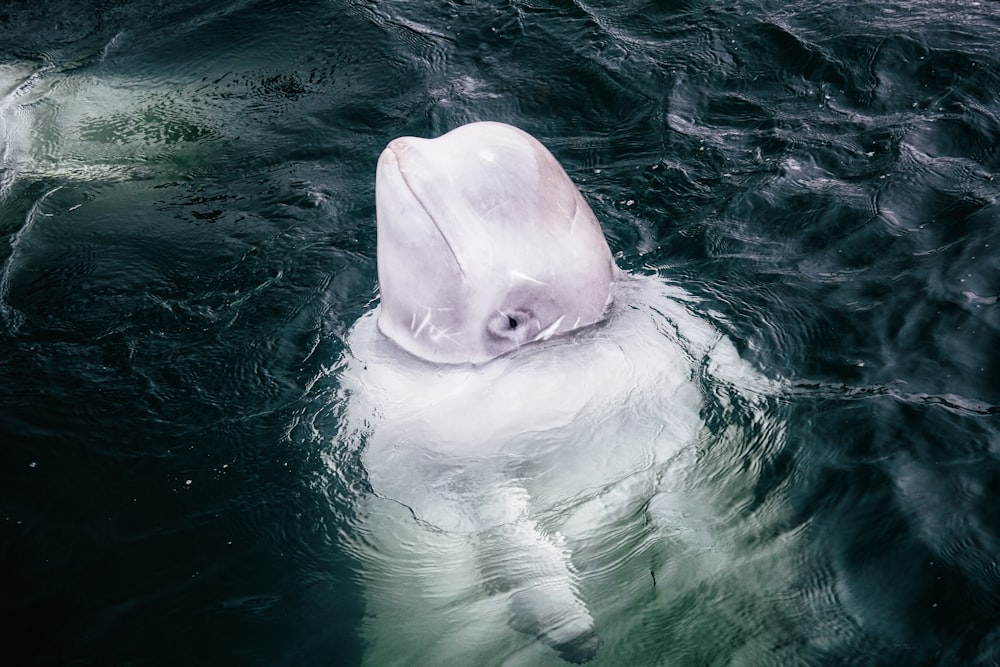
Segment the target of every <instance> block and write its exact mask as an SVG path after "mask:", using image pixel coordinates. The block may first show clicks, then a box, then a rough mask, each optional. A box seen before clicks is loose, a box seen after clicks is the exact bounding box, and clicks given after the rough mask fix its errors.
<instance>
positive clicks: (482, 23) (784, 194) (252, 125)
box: [0, 0, 1000, 665]
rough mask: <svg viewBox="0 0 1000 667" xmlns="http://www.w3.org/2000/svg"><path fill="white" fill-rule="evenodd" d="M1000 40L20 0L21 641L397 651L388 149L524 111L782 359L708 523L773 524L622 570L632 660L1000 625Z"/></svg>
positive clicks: (242, 5)
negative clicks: (377, 560)
mask: <svg viewBox="0 0 1000 667" xmlns="http://www.w3.org/2000/svg"><path fill="white" fill-rule="evenodd" d="M997 44H1000V5H998V4H997V3H996V2H994V1H992V0H982V1H981V2H946V1H944V0H927V1H919V2H918V1H916V0H910V1H908V2H902V1H896V2H888V3H862V2H844V1H840V2H835V3H813V2H792V3H788V2H769V1H765V2H753V3H750V2H731V3H707V2H563V1H561V0H557V1H554V2H547V3H541V2H479V1H474V2H435V3H430V2H428V3H416V2H410V1H403V0H392V1H389V2H340V1H334V0H324V1H315V0H312V1H302V2H252V1H250V0H244V1H232V0H230V1H229V2H225V3H218V2H207V1H197V0H187V1H182V2H173V3H159V2H144V1H131V2H126V1H121V2H115V1H113V0H112V1H97V0H90V1H86V0H85V1H83V2H68V1H65V2H63V1H60V0H46V1H45V2H27V1H19V0H15V1H14V2H9V3H6V4H5V5H4V6H3V7H0V235H2V240H0V440H2V443H3V446H2V448H0V452H2V455H0V526H2V532H0V559H2V560H0V565H2V567H3V573H4V576H3V578H2V579H0V581H2V583H0V610H2V620H3V627H4V628H5V636H6V637H8V639H7V641H6V642H5V656H10V658H8V660H10V664H24V665H108V664H120V665H126V664H128V665H176V664H214V665H220V664H222V665H258V664H259V665H302V664H328V665H354V664H360V663H361V662H362V661H363V659H364V656H365V653H366V645H365V641H364V639H363V637H364V632H363V624H364V618H365V610H366V600H365V592H364V586H363V585H362V583H363V581H364V576H365V574H364V567H363V562H360V561H359V559H358V558H357V557H356V551H355V550H356V543H355V540H356V539H357V532H356V527H357V525H358V524H357V521H356V516H355V514H356V511H357V507H358V504H357V503H358V499H359V498H362V497H365V495H366V494H367V493H368V491H369V490H370V488H369V484H368V480H367V475H366V471H365V468H364V466H363V464H362V459H361V455H360V453H359V452H361V451H363V448H364V443H363V442H357V441H354V440H352V439H351V437H349V434H348V433H347V432H346V431H344V429H342V428H341V427H342V425H343V417H344V414H345V410H346V409H347V407H348V405H347V402H348V399H345V397H344V396H343V394H342V393H341V391H340V376H339V373H340V372H341V371H342V366H341V360H342V358H343V356H342V355H343V353H344V349H345V341H346V340H347V337H348V332H349V331H350V329H351V327H352V325H354V323H355V322H356V321H357V320H358V319H359V318H360V317H361V316H362V315H363V314H364V313H366V312H368V311H369V310H370V309H371V307H372V305H373V303H374V300H375V299H376V298H377V285H376V280H375V261H374V258H375V226H374V167H375V162H376V160H377V157H378V154H379V152H380V151H381V150H382V148H383V147H384V146H385V144H386V143H387V142H388V141H389V140H390V139H392V138H394V137H396V136H400V135H417V136H436V135H439V134H441V133H443V132H445V131H447V130H450V129H452V128H454V127H456V126H458V125H460V124H463V123H466V122H469V121H474V120H498V121H503V122H507V123H512V124H514V125H517V126H519V127H522V128H523V129H525V130H527V131H528V132H530V133H532V134H533V135H535V136H536V137H538V138H539V139H540V140H541V141H542V142H543V143H544V144H545V145H546V146H548V147H549V149H550V150H551V151H552V152H553V153H554V154H555V156H556V157H557V158H558V159H559V160H560V161H561V162H562V164H563V165H564V166H565V168H566V170H567V172H568V173H569V175H570V176H571V178H573V180H574V181H575V182H576V183H577V184H578V185H579V186H580V189H581V191H582V193H583V195H584V197H585V198H586V199H587V200H588V201H589V202H590V204H591V206H592V207H593V209H594V212H595V213H596V215H597V217H598V219H599V220H600V221H601V223H602V225H603V227H604V230H605V233H606V235H607V237H608V239H609V243H610V245H611V248H612V251H613V252H614V253H615V254H616V258H617V261H618V263H619V265H620V266H622V267H623V268H626V269H629V270H631V271H633V272H635V273H650V274H652V273H659V274H660V275H661V276H663V277H665V278H667V279H669V281H670V282H671V283H672V284H674V285H677V286H678V287H679V288H681V289H683V290H684V292H686V293H688V294H690V295H692V296H693V297H695V298H696V299H697V304H698V305H697V307H696V309H697V311H698V315H699V316H700V317H701V318H703V319H704V320H706V321H709V322H711V323H712V325H713V326H715V327H717V328H718V329H719V330H721V331H723V332H724V333H725V334H727V335H728V337H729V338H730V339H732V341H733V342H734V344H735V345H736V348H737V349H738V351H739V353H740V355H741V356H742V358H743V359H745V360H746V361H747V362H749V363H750V364H751V365H752V366H753V367H754V369H756V371H757V372H759V373H760V374H761V375H763V376H765V377H767V378H769V379H770V380H772V381H774V382H775V383H776V384H778V385H780V386H781V390H780V392H778V393H777V394H776V395H775V396H773V397H771V398H769V399H768V404H767V407H766V419H761V420H760V421H754V420H753V419H752V417H753V415H754V414H755V413H754V412H752V411H749V410H741V409H740V406H739V405H736V406H735V407H734V408H733V409H731V410H726V409H721V408H720V409H718V410H714V411H713V410H709V411H706V413H705V418H706V420H707V421H708V423H709V424H708V425H709V426H710V427H711V428H713V429H716V430H717V431H720V432H721V431H722V430H724V429H726V428H727V427H729V426H735V427H738V428H739V429H740V430H741V431H742V432H744V433H745V434H746V436H745V438H744V440H743V441H742V443H743V444H742V446H736V447H733V448H731V449H730V450H728V451H727V454H726V456H725V457H716V458H713V459H712V460H711V461H710V463H709V464H706V465H705V466H704V467H703V468H702V469H701V472H702V473H703V474H702V476H701V477H700V478H698V479H699V480H701V481H699V482H698V484H705V485H706V487H705V488H716V489H723V488H730V489H731V485H730V486H727V481H729V480H732V479H739V480H740V484H741V485H742V486H741V487H740V488H742V489H744V491H741V492H740V493H738V494H732V495H729V496H724V494H723V495H719V496H717V497H713V498H711V500H712V501H713V502H715V503H716V505H717V506H720V507H722V508H723V511H722V513H721V514H720V515H713V516H714V518H711V519H707V518H703V517H702V518H699V519H698V520H699V521H701V522H702V523H705V522H709V523H711V525H712V526H713V527H716V528H718V529H719V530H718V531H715V532H711V531H710V534H713V535H719V534H721V535H725V536H726V540H724V541H721V542H709V543H706V544H704V545H702V547H703V552H702V553H704V554H708V556H709V557H710V556H712V555H716V556H719V557H720V558H719V560H717V561H711V562H713V563H714V562H722V563H731V562H733V561H729V560H726V558H723V556H728V555H730V554H732V553H745V554H750V553H752V554H754V556H755V558H756V560H755V561H753V562H748V561H738V562H737V563H736V565H734V566H733V567H732V568H730V569H722V570H720V572H719V574H718V576H717V577H716V578H714V579H712V581H713V582H714V584H715V585H714V586H711V587H703V586H693V585H686V584H685V582H688V583H690V582H691V581H695V580H699V576H700V574H699V572H701V571H700V570H698V568H697V566H698V564H699V563H698V561H697V560H696V559H689V560H679V561H678V562H676V563H674V564H672V565H671V564H668V565H667V566H666V569H665V570H663V571H666V572H670V573H672V575H673V576H674V577H675V579H674V581H673V582H671V581H663V576H662V574H661V576H660V579H659V580H657V582H656V589H657V591H659V592H658V595H661V596H662V595H666V593H664V591H671V590H673V591H678V593H677V595H676V596H675V597H674V598H672V599H671V600H670V605H669V611H670V613H669V614H668V613H666V612H665V611H664V608H663V607H656V606H655V605H652V604H651V605H645V606H642V607H640V608H633V609H619V608H615V605H614V596H608V601H607V602H606V603H605V607H604V608H603V609H604V610H603V611H601V610H600V609H598V611H596V612H595V614H596V615H597V616H598V621H599V622H600V620H601V618H604V619H606V622H608V623H627V624H628V626H627V627H628V628H630V634H629V635H628V636H629V637H630V646H629V650H628V652H627V653H628V655H629V659H630V660H631V662H630V663H628V664H636V662H635V661H636V660H639V661H640V662H645V664H650V665H661V664H662V665H708V664H712V665H727V664H751V665H767V664H776V665H777V664H796V663H797V664H859V665H883V664H884V665H895V664H921V665H996V664H1000V626H998V621H997V619H1000V566H998V559H1000V518H998V517H1000V515H998V514H997V512H996V506H997V502H998V500H1000V421H998V420H1000V382H998V377H1000V355H998V353H997V350H998V349H1000V230H998V224H1000V206H998V197H1000V180H998V178H1000V177H998V172H1000V51H998V48H997ZM542 398H543V399H544V397H542ZM721 404H722V403H721V402H720V405H721ZM776 424H779V425H780V438H778V437H777V436H778V432H777V431H778V430H779V429H778V427H776V426H775V425H776ZM775 443H778V444H775ZM698 471H699V469H698V467H697V466H695V467H694V468H693V469H692V472H689V473H688V474H689V475H696V474H697V473H698ZM699 488H702V487H699ZM720 494H721V492H720ZM692 520H693V519H692V517H690V516H679V517H678V526H679V527H681V528H682V527H684V526H685V525H688V524H685V521H692ZM687 537H689V536H687ZM792 542H794V543H795V544H796V545H802V548H801V549H799V548H796V549H795V550H792V549H789V548H788V545H789V544H790V543H792ZM612 546H613V547H615V548H616V549H617V550H618V551H617V552H616V553H618V554H619V556H616V557H615V558H611V557H609V561H608V563H609V564H615V563H618V562H619V561H620V560H621V555H620V554H622V553H630V550H633V551H634V550H641V549H644V548H645V542H643V536H642V535H636V534H633V533H630V532H628V531H623V532H622V534H621V536H620V541H619V542H618V543H616V544H615V545H612ZM609 548H610V547H609ZM609 553H610V552H609ZM793 554H798V557H797V558H798V559H797V560H796V559H794V558H793V557H792V555H793ZM706 562H707V561H706ZM634 567H635V568H636V572H635V578H634V580H632V583H631V584H629V586H628V591H629V592H631V593H632V594H635V595H638V594H639V592H640V587H641V586H648V585H649V582H648V580H647V579H646V578H645V577H647V576H648V573H646V572H645V571H640V570H641V568H639V567H638V566H634ZM705 567H708V566H707V565H706V566H705ZM779 568H783V569H779ZM784 572H789V573H794V577H791V578H790V579H789V582H790V584H794V590H793V589H792V588H790V587H785V588H784V589H782V590H780V591H776V592H775V594H774V596H772V597H768V596H767V595H765V594H763V592H762V590H761V589H760V587H759V586H758V587H757V588H754V586H753V584H754V582H758V581H765V580H766V581H775V580H778V579H779V578H780V577H779V576H778V574H775V573H784ZM762 573H764V574H767V573H771V576H770V578H768V577H762V576H761V575H762ZM599 574H600V576H606V577H607V580H608V581H621V577H623V576H625V575H624V574H622V573H621V572H618V573H613V572H611V571H610V570H609V572H607V573H603V572H602V573H599ZM616 577H617V578H616ZM599 578H600V577H599ZM751 588H753V589H754V590H753V594H752V595H751V594H749V593H747V592H746V591H748V590H750V589H751ZM598 607H600V605H598ZM619 627H625V626H624V625H622V626H619ZM754 629H756V630H759V631H760V632H759V633H754V632H751V631H752V630H754ZM611 634H612V635H615V633H614V632H612V633H611ZM753 634H757V635H759V637H762V638H763V639H760V640H759V641H751V640H750V639H749V637H750V636H751V635H753ZM614 648H615V647H614V645H607V646H605V647H603V648H602V650H601V652H600V653H599V654H598V657H597V658H596V659H595V661H594V663H593V664H595V665H596V664H608V665H611V664H624V663H621V662H618V661H617V660H618V657H619V655H624V652H623V653H621V654H616V652H615V650H613V649H614ZM636 656H638V657H636ZM5 661H6V660H5Z"/></svg>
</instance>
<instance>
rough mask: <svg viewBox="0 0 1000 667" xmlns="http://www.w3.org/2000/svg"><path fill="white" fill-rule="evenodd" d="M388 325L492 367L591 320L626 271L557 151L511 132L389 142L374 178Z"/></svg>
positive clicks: (458, 132)
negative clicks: (514, 352)
mask: <svg viewBox="0 0 1000 667" xmlns="http://www.w3.org/2000/svg"><path fill="white" fill-rule="evenodd" d="M375 205H376V217H377V228H378V232H377V233H378V249H377V255H378V280H379V291H380V298H381V305H380V312H379V318H378V326H379V329H380V330H381V331H382V333H383V334H385V335H386V336H387V337H388V338H390V339H391V340H393V341H394V342H395V343H396V344H397V345H399V346H400V347H401V348H403V349H404V350H406V351H408V352H410V353H411V354H413V355H415V356H417V357H420V358H422V359H425V360H427V361H431V362H435V363H452V364H457V363H472V364H480V363H484V362H487V361H489V360H491V359H493V358H495V357H497V356H499V355H502V354H504V353H506V352H509V351H511V350H514V349H517V348H519V347H521V346H522V345H526V344H529V343H532V342H534V341H539V340H545V339H548V338H550V337H552V336H554V335H556V334H561V333H565V332H568V331H572V330H574V329H578V328H581V327H585V326H588V325H590V324H594V323H595V322H598V321H599V320H601V318H602V317H603V316H604V314H605V311H606V310H607V308H608V304H609V301H610V298H611V297H610V294H611V283H612V281H613V279H614V277H615V274H616V272H617V269H616V267H615V264H614V260H613V259H612V257H611V252H610V250H609V249H608V244H607V241H606V240H605V239H604V234H603V232H602V231H601V227H600V225H599V224H598V222H597V219H596V218H595V217H594V214H593V212H592V211H591V210H590V207H589V206H588V205H587V203H586V201H584V199H583V196H582V195H581V194H580V192H579V191H578V190H577V188H576V186H575V185H574V184H573V182H572V181H571V180H570V178H569V176H567V175H566V172H565V171H564V170H563V168H562V167H561V166H560V165H559V163H558V162H557V161H556V159H555V158H554V157H553V156H552V154H551V153H550V152H549V151H548V150H547V149H546V148H545V147H544V146H542V144H541V143H540V142H539V141H538V140H536V139H535V138H534V137H532V136H531V135H529V134H527V133H526V132H523V131H521V130H519V129H517V128H515V127H512V126H510V125H505V124H503V123H493V122H480V123H471V124H469V125H464V126H462V127H459V128H457V129H455V130H452V131H451V132H448V133H447V134H445V135H442V136H440V137H438V138H436V139H420V138H416V137H402V138H399V139H395V140H393V141H392V142H390V143H389V145H388V147H386V149H385V150H384V151H383V152H382V155H381V157H380V158H379V161H378V168H377V172H376V177H375Z"/></svg>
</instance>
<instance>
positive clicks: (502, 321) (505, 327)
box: [486, 308, 538, 345]
mask: <svg viewBox="0 0 1000 667" xmlns="http://www.w3.org/2000/svg"><path fill="white" fill-rule="evenodd" d="M533 323H534V324H535V327H534V328H535V329H538V326H537V323H536V322H535V316H534V314H533V313H531V312H529V311H527V310H525V309H523V308H517V309H514V310H498V311H495V312H494V313H493V315H492V316H491V317H490V318H489V320H488V321H487V322H486V331H487V332H488V333H489V335H490V336H491V337H492V338H494V339H496V340H497V341H506V343H511V344H514V345H520V344H521V343H525V342H527V341H528V340H530V337H529V333H530V331H531V329H532V324H533ZM506 343H505V344H506Z"/></svg>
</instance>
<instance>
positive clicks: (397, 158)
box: [389, 145, 466, 278]
mask: <svg viewBox="0 0 1000 667" xmlns="http://www.w3.org/2000/svg"><path fill="white" fill-rule="evenodd" d="M389 151H391V152H392V155H393V157H394V158H395V160H394V161H395V163H396V171H397V173H399V177H400V178H401V179H402V180H403V184H404V185H406V189H407V190H409V192H410V196H411V197H413V200H414V201H415V202H417V204H418V205H419V206H420V208H421V209H422V210H423V212H424V214H425V215H426V216H427V218H428V219H429V220H430V221H431V223H433V225H434V229H436V230H437V233H438V234H439V235H440V236H441V239H442V240H443V241H444V244H445V245H446V246H448V251H449V252H451V256H452V258H454V260H455V264H456V266H458V272H459V273H460V274H462V278H465V277H466V275H465V269H464V268H463V267H462V261H461V260H460V259H459V258H458V253H457V252H455V248H454V246H452V245H451V241H449V240H448V237H447V235H445V233H444V231H442V229H441V225H439V224H438V221H437V218H435V217H434V216H433V215H432V214H431V212H430V209H428V208H427V204H426V203H424V200H422V199H421V198H420V195H418V194H417V191H416V190H414V189H413V185H412V184H411V183H410V179H409V178H407V176H406V170H405V169H403V165H402V163H401V161H402V155H400V154H399V153H397V152H396V151H395V149H394V148H393V147H392V146H391V145H390V146H389Z"/></svg>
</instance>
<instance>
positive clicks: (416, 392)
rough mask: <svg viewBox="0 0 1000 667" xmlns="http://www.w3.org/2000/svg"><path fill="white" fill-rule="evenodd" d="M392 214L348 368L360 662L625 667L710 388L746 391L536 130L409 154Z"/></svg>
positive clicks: (701, 437)
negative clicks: (723, 385)
mask: <svg viewBox="0 0 1000 667" xmlns="http://www.w3.org/2000/svg"><path fill="white" fill-rule="evenodd" d="M375 199H376V218H377V220H376V224H377V249H376V255H377V270H378V286H379V298H378V303H377V305H375V306H374V307H373V308H372V309H371V310H370V311H369V312H367V313H366V314H365V315H363V316H362V317H361V318H360V319H359V320H358V322H357V323H356V324H355V325H354V327H353V328H352V329H351V330H350V332H349V333H348V335H347V339H346V348H347V350H346V352H345V356H344V360H343V362H342V364H340V365H339V366H338V374H339V384H340V392H341V393H340V396H341V397H342V399H343V402H342V404H343V406H344V407H343V413H342V419H343V424H344V425H345V426H346V431H345V432H346V433H348V436H346V441H347V442H348V443H349V447H348V449H349V450H350V451H352V452H355V453H356V454H357V455H358V456H359V457H360V461H361V464H362V466H363V469H364V473H365V475H366V483H367V486H366V487H365V489H364V490H362V491H359V493H358V498H357V503H356V518H355V530H353V531H350V532H349V534H348V535H345V536H344V540H345V543H346V544H347V545H348V548H349V550H350V552H351V553H352V554H353V555H354V556H355V557H356V558H357V560H358V562H359V577H360V579H361V583H362V587H363V589H364V595H365V606H366V614H365V621H364V625H363V630H362V632H363V634H364V640H365V644H366V647H367V648H366V655H365V661H366V663H367V664H371V665H413V664H477V665H540V664H541V665H544V664H550V663H551V664H565V663H567V662H569V663H576V664H579V663H585V662H589V661H592V660H596V661H597V662H600V661H601V660H602V658H601V656H602V655H605V654H607V656H608V659H612V658H614V659H616V660H626V661H627V660H628V659H629V658H628V657H627V656H628V655H629V654H628V651H627V649H626V642H627V636H628V633H629V631H628V624H629V623H632V622H633V621H631V620H630V621H628V622H627V623H626V622H624V621H622V620H621V619H624V618H627V617H628V615H629V614H631V612H633V611H635V610H637V609H639V608H641V606H642V604H647V603H648V600H649V599H652V597H655V595H656V591H657V590H658V589H657V588H656V585H657V584H656V581H657V579H658V578H659V579H661V580H662V577H663V576H665V575H664V573H663V572H662V568H663V567H664V565H663V564H664V563H665V562H666V558H665V557H663V556H662V555H661V556H657V555H656V553H657V549H659V548H660V547H658V546H656V545H657V544H659V542H658V539H659V538H657V535H660V536H661V537H662V535H670V534H673V533H672V532H671V531H674V532H676V530H675V528H676V526H675V525H674V523H672V522H674V520H675V518H676V517H677V516H684V515H685V514H684V510H682V509H679V508H678V506H677V503H678V502H687V500H686V499H685V497H686V496H685V494H683V493H681V492H680V491H679V490H680V489H683V488H685V484H686V482H685V480H686V479H687V475H688V471H689V470H690V469H691V468H692V465H693V464H691V461H693V460H694V459H696V458H698V457H699V456H703V453H704V450H705V447H707V446H708V443H711V442H715V441H716V440H718V434H717V433H715V432H714V431H713V430H712V429H711V428H709V427H707V426H706V423H705V420H704V418H703V417H704V414H705V411H706V402H707V401H708V402H712V401H717V398H716V394H719V392H715V393H712V394H711V395H709V394H710V392H706V390H705V385H706V378H709V377H715V376H724V377H727V378H729V380H727V382H729V381H730V380H731V381H732V382H736V381H737V380H739V381H745V380H748V379H749V380H750V383H751V384H752V378H753V377H755V375H754V373H753V371H752V370H751V369H749V367H748V366H747V365H746V364H745V363H744V362H742V361H741V360H740V358H739V356H738V354H737V353H736V350H735V348H734V347H733V345H732V343H731V342H730V341H729V340H728V338H726V337H725V336H724V335H722V334H721V333H720V332H719V331H718V329H717V328H716V327H715V326H713V325H712V324H711V323H709V322H708V321H706V320H705V319H704V318H702V317H699V316H698V315H697V314H696V311H695V309H694V306H695V305H696V300H695V299H693V298H692V297H690V296H689V295H688V294H687V293H686V292H684V291H683V290H681V289H680V288H678V287H676V286H673V285H671V284H669V283H668V282H667V281H665V280H663V279H661V278H660V277H659V276H656V275H649V276H636V275H632V274H630V273H628V272H625V271H622V270H620V269H619V268H618V267H617V266H616V263H615V261H614V259H613V256H612V253H611V251H610V249H609V246H608V243H607V241H606V240H605V236H604V233H603V231H602V229H601V226H600V224H599V222H598V220H597V218H596V217H595V215H594V213H593V211H592V210H591V208H590V206H589V205H588V204H587V202H586V201H585V199H584V197H583V195H582V194H581V193H580V191H579V190H578V189H577V187H576V185H575V184H574V183H573V181H572V180H571V179H570V177H569V176H568V175H567V173H566V172H565V171H564V170H563V168H562V167H561V166H560V164H559V162H558V161H557V160H556V158H555V157H554V156H553V155H552V154H551V153H550V152H549V151H548V150H547V149H546V148H545V147H544V146H543V145H542V144H541V142H539V141H538V140H537V139H535V138H534V137H532V136H531V135H529V134H528V133H526V132H524V131H522V130H520V129H517V128H515V127H513V126H510V125H506V124H503V123H497V122H476V123H472V124H468V125H464V126H461V127H458V128H457V129H454V130H452V131H450V132H448V133H446V134H444V135H442V136H439V137H437V138H433V139H424V138H416V137H403V138H399V139H395V140H393V141H391V142H390V143H389V144H388V146H387V147H386V149H385V150H384V151H383V153H382V155H381V157H380V158H379V160H378V166H377V171H376V180H375ZM720 409H722V410H724V409H727V408H725V406H723V407H722V408H720ZM338 460H339V459H338ZM331 465H338V463H337V462H332V463H331ZM664 531H666V532H664ZM669 542H670V540H669V539H665V541H664V542H663V543H664V544H666V543H669ZM698 562H699V564H703V563H704V561H702V560H699V561H698ZM656 570H661V575H660V576H659V577H658V576H657V575H656ZM661 588H662V586H661ZM651 596H652V597H651ZM642 600H646V602H640V601H642ZM602 619H603V620H602ZM616 619H618V620H616ZM622 664H625V663H622Z"/></svg>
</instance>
